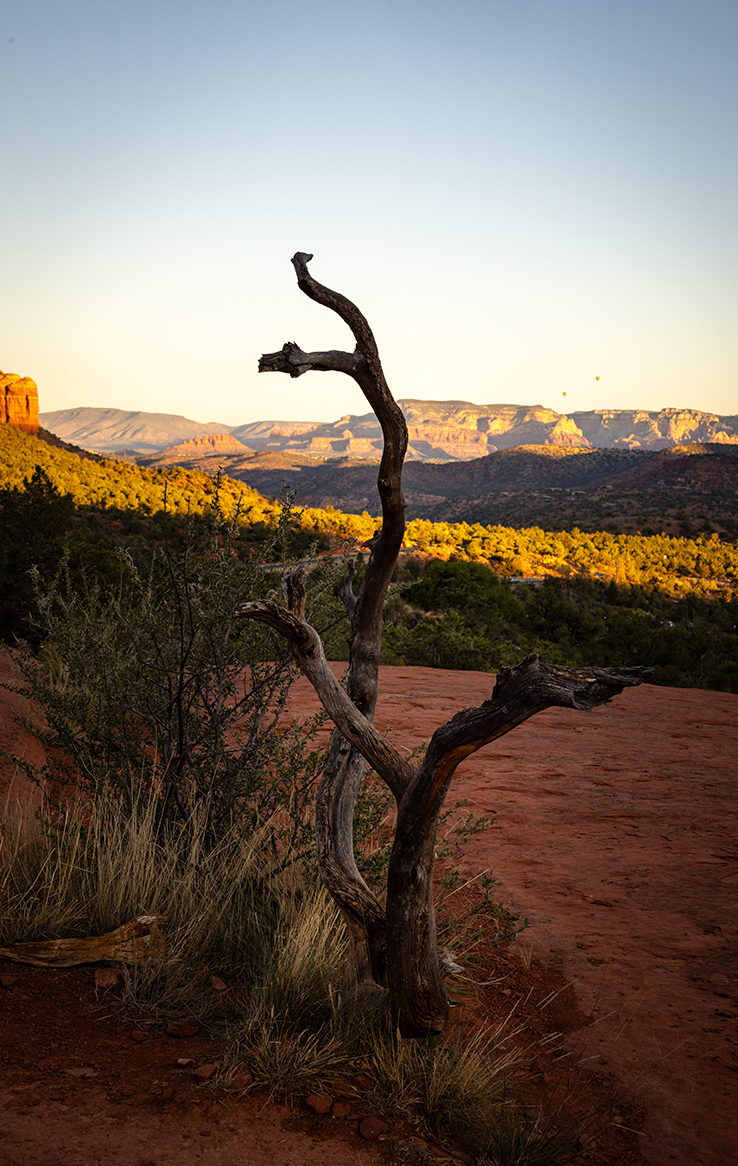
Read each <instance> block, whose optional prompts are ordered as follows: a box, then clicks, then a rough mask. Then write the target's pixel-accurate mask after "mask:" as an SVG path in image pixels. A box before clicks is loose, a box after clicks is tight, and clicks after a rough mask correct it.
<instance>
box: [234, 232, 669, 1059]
mask: <svg viewBox="0 0 738 1166" xmlns="http://www.w3.org/2000/svg"><path fill="white" fill-rule="evenodd" d="M311 259H312V255H307V254H305V253H303V252H298V253H297V254H296V255H295V256H294V257H293V259H292V263H293V264H294V267H295V271H296V273H297V282H298V286H299V288H300V290H301V291H302V292H304V293H305V295H307V296H309V297H310V298H311V299H313V300H315V301H316V302H317V303H319V304H322V305H323V306H324V307H326V308H330V309H331V310H332V311H334V312H336V313H337V314H338V315H339V316H340V317H341V319H342V320H343V321H344V322H345V323H346V324H348V326H349V328H350V329H351V331H352V333H353V335H354V337H355V340H356V348H355V350H354V351H353V352H339V351H334V350H331V351H327V352H303V351H302V349H301V348H299V347H298V345H297V344H295V343H293V342H288V343H287V344H285V345H284V347H283V348H282V349H281V350H280V351H279V352H273V353H268V354H266V355H264V356H262V358H261V360H260V361H259V372H283V373H288V374H289V376H292V377H298V376H301V375H302V374H303V373H305V372H313V371H320V372H325V371H334V372H343V373H346V374H347V375H348V376H351V377H353V378H354V380H355V381H356V382H357V383H358V385H359V386H360V388H361V390H362V392H363V393H364V395H365V397H366V399H367V401H368V402H369V405H370V407H371V408H372V409H373V411H374V413H375V414H376V416H377V419H378V421H379V423H380V425H381V427H382V434H383V437H384V452H383V454H382V460H381V463H380V466H379V474H378V478H377V488H378V490H379V497H380V500H381V505H382V528H381V530H380V531H379V533H378V534H377V535H375V537H374V538H373V540H372V542H371V544H370V549H371V554H370V557H369V562H368V565H367V568H366V573H365V575H364V578H363V579H362V581H361V586H360V587H359V592H358V595H355V593H354V589H353V581H354V572H353V567H352V566H350V567H349V569H348V571H347V573H346V575H345V576H344V578H343V580H342V583H341V587H340V595H341V599H342V601H343V603H344V606H345V607H346V610H347V612H348V616H349V619H350V623H351V636H350V641H349V642H350V657H349V666H348V671H347V673H346V676H345V677H344V680H343V682H342V683H339V682H338V681H337V680H336V678H335V676H334V675H333V672H332V671H331V669H330V667H329V666H328V663H327V661H326V658H325V654H324V652H323V645H322V643H321V640H320V636H319V635H318V633H317V632H316V631H315V629H314V628H312V627H311V626H310V625H309V624H308V623H307V622H306V620H305V618H304V607H305V574H304V571H302V570H301V569H298V570H297V571H296V572H294V573H293V574H292V575H290V576H288V577H287V578H286V579H285V580H284V583H283V592H284V605H279V604H277V603H275V602H272V601H266V600H264V601H256V602H252V603H247V604H244V605H243V606H242V607H241V608H240V612H239V613H240V614H241V615H242V616H244V617H247V618H249V619H255V620H259V621H261V622H263V623H266V624H268V625H269V626H270V627H272V628H274V629H275V630H276V631H277V632H279V634H280V635H282V636H284V638H285V639H287V640H288V641H289V643H290V644H291V647H292V651H293V654H294V656H295V659H296V660H297V663H298V665H299V667H300V668H301V669H302V671H303V672H304V674H305V675H306V676H307V677H308V679H309V680H310V681H311V683H312V685H313V687H314V688H315V690H316V692H317V694H318V696H319V698H320V700H321V702H322V704H323V705H324V707H325V709H326V710H327V712H328V713H329V715H330V717H331V718H332V720H333V723H334V725H335V726H336V728H335V731H334V733H333V737H332V741H331V746H330V752H329V756H328V761H327V764H326V767H325V770H324V772H323V776H322V781H321V785H320V789H319V792H318V797H317V802H316V845H317V859H318V867H319V870H320V875H321V878H322V880H323V882H324V884H325V886H326V887H327V889H328V891H329V892H330V894H331V895H332V896H333V898H334V899H335V901H336V903H337V904H338V907H339V909H340V911H341V913H342V915H343V917H344V919H345V921H346V924H347V927H348V931H349V936H350V951H351V954H350V958H349V964H348V967H347V971H346V985H345V986H346V987H347V988H351V989H352V990H353V991H354V992H355V993H357V994H359V995H361V994H362V993H370V994H377V993H378V991H379V990H381V991H383V992H384V993H385V994H386V995H387V997H388V1002H389V1006H390V1008H391V1011H392V1014H393V1016H394V1017H395V1018H396V1020H397V1022H398V1023H399V1025H400V1028H401V1030H402V1032H403V1033H404V1034H405V1035H408V1036H411V1035H424V1034H427V1033H433V1032H440V1031H442V1029H443V1028H444V1026H445V1024H446V1021H447V1018H448V1008H449V1004H448V999H447V995H446V990H445V987H444V979H443V966H442V962H441V959H440V957H439V952H438V947H437V944H436V928H435V915H434V906H433V862H434V848H435V839H436V829H437V826H438V820H439V816H440V814H441V810H442V807H443V803H444V799H445V797H446V793H447V791H448V788H449V785H450V784H451V781H452V778H453V776H454V773H455V772H456V767H457V766H458V764H459V762H460V761H462V760H463V759H464V758H465V757H468V756H469V755H470V754H471V753H474V752H475V751H476V750H477V749H480V748H481V747H482V746H483V745H486V744H487V743H488V742H489V741H493V740H495V739H496V738H497V737H501V736H502V735H503V734H504V733H509V732H510V730H511V729H514V728H515V727H516V726H517V725H520V724H522V722H523V721H525V720H527V719H528V718H529V717H532V716H534V715H535V714H536V713H538V712H541V711H542V710H543V709H545V708H549V707H551V706H553V705H556V706H559V707H562V708H575V709H592V708H594V707H595V706H596V705H598V704H602V703H604V702H605V701H607V700H609V699H610V698H611V697H612V696H614V695H616V694H617V693H619V692H621V691H622V690H623V688H625V687H628V686H631V685H636V684H640V683H641V681H642V679H643V678H644V676H646V675H647V674H648V673H649V672H650V669H647V668H625V669H611V668H591V669H582V668H560V667H554V666H551V665H547V664H543V663H541V661H540V660H539V658H538V656H536V655H532V656H528V657H526V659H524V660H522V661H521V663H520V664H518V665H517V666H516V667H515V668H506V669H504V670H503V671H502V672H501V674H500V675H499V677H498V679H497V683H496V685H495V687H494V691H493V693H492V695H491V697H490V699H489V700H486V701H485V702H484V703H483V704H481V705H480V706H479V707H478V708H470V709H464V710H463V711H461V712H459V713H457V714H456V716H455V717H454V718H453V719H452V720H450V721H449V722H448V723H447V724H445V725H442V726H441V727H440V728H439V729H437V730H436V732H435V733H434V735H433V737H432V739H431V742H430V745H429V747H428V750H427V752H426V755H425V758H424V760H423V762H422V763H421V764H420V765H418V766H413V765H411V764H410V763H409V762H408V761H407V760H406V759H405V758H404V757H402V756H401V755H400V754H399V753H398V752H397V750H396V749H395V748H394V746H393V745H392V744H391V743H390V741H389V740H388V739H387V738H386V737H384V736H382V734H381V733H379V732H378V731H377V729H376V728H375V727H374V723H373V722H374V711H375V708H376V703H377V687H378V676H379V657H380V647H381V635H382V611H383V608H384V602H385V598H386V595H387V589H388V587H389V583H390V580H391V578H392V574H393V571H394V568H395V564H396V562H397V557H398V554H399V551H400V547H401V546H402V540H403V536H404V533H405V500H404V498H403V494H402V465H403V461H404V457H405V451H406V449H407V427H406V425H405V418H404V417H403V414H402V411H401V410H400V408H399V407H398V405H397V403H396V402H395V400H394V399H393V397H392V394H391V393H390V391H389V388H388V386H387V382H386V381H385V379H384V373H383V371H382V365H381V363H380V359H379V352H378V349H377V345H376V341H375V339H374V336H373V334H372V331H371V328H370V327H369V324H368V323H367V321H366V320H365V318H364V316H363V315H362V314H361V312H360V311H359V310H358V308H357V307H356V306H355V305H354V304H352V303H351V301H350V300H348V299H346V298H345V296H342V295H340V294H339V293H338V292H334V291H331V290H330V289H329V288H327V287H324V286H323V285H322V284H320V283H318V282H317V281H316V280H314V279H313V278H312V276H311V275H310V273H309V271H308V268H307V264H308V263H309V262H310V260H311ZM367 763H368V764H369V765H370V766H371V767H372V768H373V769H374V770H375V771H376V772H377V774H378V775H379V776H380V777H381V778H382V780H383V781H385V782H386V784H387V786H388V787H389V789H390V790H391V791H392V793H393V794H394V797H395V799H396V801H397V825H396V828H395V838H394V845H393V848H392V854H391V857H390V863H389V871H388V882H387V902H386V908H383V907H382V905H381V903H380V902H379V901H378V899H377V898H376V896H375V895H374V894H373V893H372V891H371V890H370V888H369V887H368V886H367V884H366V883H365V882H364V880H363V879H362V877H361V875H360V873H359V871H358V869H357V866H356V862H355V859H354V849H353V817H354V810H355V806H356V799H357V795H358V791H359V787H360V784H361V780H362V777H363V775H364V771H365V768H366V765H367Z"/></svg>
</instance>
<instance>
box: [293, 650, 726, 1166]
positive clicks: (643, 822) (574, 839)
mask: <svg viewBox="0 0 738 1166" xmlns="http://www.w3.org/2000/svg"><path fill="white" fill-rule="evenodd" d="M493 683H494V678H493V677H491V676H489V675H488V674H486V673H483V672H446V671H441V670H436V669H432V668H391V667H383V668H382V669H381V680H380V694H381V695H380V700H379V705H378V710H377V725H378V727H379V728H380V729H382V730H386V729H387V728H388V727H389V728H391V730H392V740H393V742H394V744H395V746H396V747H401V748H407V749H412V748H413V747H414V746H415V745H417V744H418V743H419V742H421V741H424V740H425V741H427V740H429V739H430V737H431V736H432V734H433V731H434V730H435V728H436V727H437V726H438V725H440V724H442V723H443V722H444V721H446V720H448V719H449V717H451V716H452V715H453V714H454V713H456V712H458V711H459V710H460V709H461V708H465V707H467V706H471V705H478V704H480V703H481V702H482V701H483V700H484V699H486V698H487V697H488V696H489V695H490V693H491V690H492V686H493ZM295 697H296V698H297V700H299V702H300V703H299V704H297V703H296V700H295V699H294V698H293V704H292V707H293V708H299V709H302V710H304V711H305V712H308V711H311V710H312V708H313V707H314V704H313V697H312V693H311V691H310V690H309V687H308V684H307V682H306V681H304V680H300V681H299V682H298V686H297V690H296V693H295ZM736 757H738V696H736V695H734V694H729V693H721V692H705V691H702V690H696V689H668V688H656V687H654V686H652V685H644V686H642V687H641V688H637V689H630V690H627V691H626V692H624V693H622V694H621V695H620V696H618V697H616V698H615V700H613V701H612V702H611V703H610V704H608V705H604V706H602V707H601V708H599V709H595V710H594V711H593V712H591V713H579V712H574V711H571V710H568V709H549V710H547V711H546V712H544V713H541V714H540V715H538V716H537V717H533V718H532V719H531V720H529V721H527V722H526V723H525V724H524V725H521V726H520V727H519V728H518V729H516V730H515V731H514V732H512V733H510V734H508V736H506V737H504V738H502V739H500V740H498V741H495V742H494V743H493V744H492V745H489V746H487V748H486V749H483V750H481V751H480V752H479V753H477V754H475V755H474V756H473V757H471V758H468V759H467V760H466V761H465V762H464V763H463V764H462V765H461V766H460V768H459V771H458V773H457V777H456V780H455V783H454V785H453V786H452V791H451V794H450V797H449V800H452V799H454V800H460V799H462V798H468V800H469V807H470V808H471V809H473V810H474V811H475V812H476V813H477V814H496V815H497V820H496V825H495V827H494V829H492V830H491V831H488V832H486V833H484V834H482V835H480V836H477V837H476V838H474V839H472V840H471V842H470V843H469V844H468V846H467V848H466V851H465V854H464V857H463V860H462V863H461V868H462V871H463V872H464V873H465V874H466V875H467V877H468V878H472V877H474V876H475V875H478V874H479V873H480V871H484V870H486V869H487V868H489V867H493V869H494V874H495V876H496V877H497V879H498V880H499V884H500V885H499V892H500V897H501V898H502V900H503V901H504V902H505V904H506V905H507V906H508V907H510V908H511V909H512V910H514V911H516V912H520V914H521V916H523V917H526V916H527V918H528V919H529V921H530V924H531V926H530V928H529V929H528V930H526V931H525V932H524V933H523V934H522V935H521V937H520V938H519V940H518V941H517V944H516V946H517V948H518V949H519V950H520V951H521V952H522V953H524V954H526V955H527V953H528V952H530V951H531V950H532V952H533V953H534V954H535V957H536V959H538V960H539V961H541V962H542V963H543V964H544V965H551V966H553V967H554V968H556V969H559V970H560V971H561V972H562V974H563V975H564V976H565V977H566V979H567V980H568V981H570V982H571V983H572V984H573V986H574V989H575V991H576V995H577V998H578V1001H579V1005H580V1007H581V1009H582V1010H583V1012H584V1013H585V1014H586V1015H587V1016H588V1017H590V1018H591V1020H593V1021H594V1022H595V1023H594V1024H592V1025H590V1026H589V1027H587V1028H586V1029H583V1030H581V1031H580V1032H579V1033H577V1034H576V1045H577V1050H578V1054H579V1056H580V1057H582V1058H590V1059H589V1060H588V1061H587V1063H588V1064H589V1065H590V1066H592V1067H598V1068H599V1069H600V1070H601V1071H602V1072H604V1073H605V1074H607V1075H609V1076H610V1077H612V1078H613V1079H614V1080H615V1081H616V1082H617V1084H618V1087H619V1088H620V1089H621V1090H622V1092H623V1096H625V1097H627V1098H628V1099H629V1100H630V1101H631V1102H633V1103H634V1104H636V1105H637V1106H640V1107H642V1108H643V1109H644V1110H645V1112H646V1121H645V1125H644V1128H643V1133H642V1136H641V1139H640V1149H641V1152H642V1153H643V1154H644V1156H645V1157H646V1158H647V1159H648V1161H650V1162H652V1163H654V1166H667V1164H668V1166H671V1164H672V1163H674V1162H677V1163H689V1164H690V1166H726V1164H727V1163H730V1162H734V1161H736V1160H737V1159H738V1122H737V1121H736V1114H738V947H737V946H736V938H737V937H738V901H737V899H738V896H737V895H736V890H737V889H738V838H737V836H736V816H737V813H736V792H737V787H738V766H737V765H736Z"/></svg>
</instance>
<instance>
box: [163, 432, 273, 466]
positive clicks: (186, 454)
mask: <svg viewBox="0 0 738 1166" xmlns="http://www.w3.org/2000/svg"><path fill="white" fill-rule="evenodd" d="M253 452H254V451H253V450H252V449H250V448H249V446H247V445H244V443H243V442H242V441H239V440H238V438H237V437H233V435H232V434H230V433H209V434H206V435H205V436H204V437H191V438H190V439H189V441H180V442H179V443H178V444H177V445H169V446H167V447H166V449H163V450H162V451H161V453H160V454H159V456H158V458H157V464H158V465H166V464H167V463H169V462H171V464H172V465H177V464H178V463H179V462H181V461H190V460H191V459H193V458H211V457H212V458H218V457H229V456H231V455H233V454H236V455H238V454H241V455H242V456H243V455H244V454H250V453H253Z"/></svg>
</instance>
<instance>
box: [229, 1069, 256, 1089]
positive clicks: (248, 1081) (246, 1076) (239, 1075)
mask: <svg viewBox="0 0 738 1166" xmlns="http://www.w3.org/2000/svg"><path fill="white" fill-rule="evenodd" d="M231 1080H232V1081H233V1084H234V1085H237V1086H238V1087H239V1089H248V1087H249V1085H252V1084H253V1081H254V1078H253V1077H252V1075H251V1073H250V1072H249V1070H248V1069H247V1068H246V1066H245V1065H242V1066H241V1068H240V1069H237V1070H236V1072H235V1073H234V1074H233V1077H232V1078H231Z"/></svg>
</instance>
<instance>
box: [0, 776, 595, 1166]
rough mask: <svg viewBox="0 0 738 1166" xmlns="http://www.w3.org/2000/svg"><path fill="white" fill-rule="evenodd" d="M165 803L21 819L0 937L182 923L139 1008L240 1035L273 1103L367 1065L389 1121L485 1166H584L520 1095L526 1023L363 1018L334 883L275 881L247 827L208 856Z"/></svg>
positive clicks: (128, 991) (3, 851) (136, 994)
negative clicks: (147, 917) (350, 998)
mask: <svg viewBox="0 0 738 1166" xmlns="http://www.w3.org/2000/svg"><path fill="white" fill-rule="evenodd" d="M156 810H157V803H156V801H155V800H154V799H152V800H151V801H150V802H147V803H145V804H141V805H138V806H135V807H134V810H133V812H124V811H122V810H121V809H120V808H119V807H118V806H116V805H115V804H114V803H112V802H110V801H109V800H108V801H105V800H101V801H100V803H99V804H98V805H97V806H96V807H95V809H94V812H92V813H90V814H89V815H88V816H87V818H86V819H85V820H81V819H80V817H79V815H78V814H75V813H73V812H72V811H71V810H70V811H68V812H67V813H61V814H59V813H57V814H56V815H55V816H54V815H47V816H45V817H44V816H42V817H41V818H40V819H37V820H29V819H28V817H27V816H26V817H24V816H23V815H20V814H16V815H14V814H13V813H12V812H10V811H8V812H7V813H6V814H5V817H4V820H2V821H1V822H0V944H3V945H8V944H11V943H13V942H19V941H20V942H22V941H29V940H36V939H54V938H64V937H73V936H91V935H99V934H103V933H104V932H106V931H110V930H113V929H114V928H116V927H118V926H120V924H121V923H124V922H126V921H127V920H129V919H132V918H134V917H135V916H137V915H140V914H161V915H168V916H169V922H168V923H167V924H166V925H165V937H166V944H165V946H164V948H163V950H162V951H161V952H157V953H156V954H155V955H153V956H152V957H151V958H150V959H149V960H148V962H146V963H141V964H140V965H138V966H137V967H134V968H133V969H132V971H131V975H130V976H129V977H128V979H127V985H126V988H125V990H124V993H123V1005H124V1008H127V1009H128V1010H129V1013H130V1014H131V1015H136V1016H138V1017H140V1016H141V1015H142V1014H144V1015H146V1016H148V1017H149V1018H150V1019H154V1020H157V1019H160V1020H164V1019H166V1018H168V1017H182V1016H183V1015H190V1016H192V1017H193V1018H196V1019H197V1020H198V1021H199V1022H200V1023H204V1024H209V1025H210V1026H211V1028H213V1029H215V1030H217V1031H219V1032H221V1033H222V1032H228V1034H229V1035H230V1038H231V1050H230V1053H229V1055H228V1057H227V1061H226V1070H227V1069H228V1067H229V1066H230V1067H231V1068H235V1066H237V1065H239V1064H241V1063H243V1062H244V1061H245V1062H246V1063H247V1064H248V1067H249V1070H250V1072H251V1074H252V1077H253V1084H254V1087H263V1088H265V1089H266V1090H267V1091H268V1093H269V1095H270V1096H285V1095H289V1094H294V1093H297V1092H302V1093H304V1092H306V1091H314V1090H317V1089H321V1088H324V1087H326V1086H327V1085H328V1084H329V1082H330V1080H331V1078H335V1077H336V1076H344V1077H345V1076H349V1077H351V1076H353V1075H355V1074H356V1073H357V1072H359V1071H361V1072H364V1073H368V1074H369V1076H370V1077H371V1078H372V1080H373V1081H374V1088H373V1091H372V1092H371V1093H370V1095H369V1097H368V1098H367V1101H368V1102H369V1104H370V1105H372V1106H373V1108H374V1109H375V1110H376V1111H377V1112H382V1113H391V1114H402V1115H405V1116H407V1117H408V1118H410V1119H411V1120H415V1121H419V1122H421V1123H422V1124H423V1125H425V1126H426V1127H427V1128H429V1129H431V1130H432V1131H433V1133H434V1134H436V1135H437V1136H439V1137H442V1138H445V1137H448V1138H454V1137H459V1136H463V1137H464V1138H465V1140H466V1142H467V1144H468V1145H470V1146H473V1147H474V1148H475V1150H476V1153H477V1155H478V1156H479V1159H480V1161H487V1162H490V1163H492V1164H493V1166H562V1164H563V1163H566V1162H570V1161H573V1160H574V1158H575V1157H576V1156H577V1151H576V1131H573V1132H572V1131H571V1130H570V1129H569V1128H568V1127H566V1126H565V1128H564V1129H563V1131H562V1129H561V1127H560V1126H559V1128H555V1127H554V1126H553V1125H552V1124H551V1123H549V1122H546V1121H545V1120H544V1118H543V1117H542V1116H541V1115H540V1114H539V1113H533V1112H532V1111H531V1110H530V1109H528V1108H525V1107H521V1106H518V1105H516V1104H514V1103H513V1102H512V1101H511V1097H512V1096H513V1094H514V1092H515V1087H516V1083H517V1080H518V1077H519V1074H520V1071H521V1069H522V1067H523V1065H524V1062H525V1060H526V1057H527V1054H526V1053H525V1051H524V1046H523V1042H522V1040H521V1039H520V1038H521V1031H520V1026H519V1025H518V1024H517V1023H516V1021H515V1019H514V1017H513V1015H512V1014H511V1015H510V1016H508V1017H507V1018H506V1020H505V1021H504V1022H502V1023H501V1024H500V1025H498V1026H497V1027H496V1028H495V1029H494V1030H493V1031H487V1032H479V1033H477V1034H476V1035H474V1036H460V1035H459V1036H456V1037H455V1038H450V1039H448V1040H444V1039H442V1038H429V1039H426V1040H413V1041H408V1040H402V1039H401V1038H400V1037H399V1036H398V1035H397V1034H396V1033H395V1032H394V1031H392V1029H391V1027H390V1026H389V1023H388V1021H387V1017H386V1015H384V1014H383V1013H382V1011H381V1010H379V1011H378V1012H375V1013H371V1014H364V1015H361V1014H356V1015H352V1014H351V1013H350V1012H347V1010H346V1007H345V1006H342V1004H341V999H340V994H339V992H338V984H339V982H340V977H341V973H342V970H343V966H344V963H345V958H346V936H345V930H344V927H343V924H342V921H341V918H340V915H339V913H338V911H337V909H336V907H335V905H334V903H333V902H332V900H330V899H329V898H328V896H327V895H326V893H325V892H324V891H323V889H322V888H320V887H318V886H317V885H314V884H311V883H310V881H309V880H306V881H304V882H303V885H302V886H300V885H299V883H298V882H297V880H296V879H294V878H293V879H286V878H285V877H284V876H281V877H275V876H274V875H273V873H272V871H271V870H270V869H269V868H268V867H267V866H266V865H265V863H264V858H263V851H264V848H263V846H262V845H261V837H260V836H255V837H250V838H248V837H244V836H243V835H241V834H239V833H238V831H237V830H233V831H231V832H230V833H229V834H228V835H227V836H226V837H225V838H223V840H222V841H221V842H219V843H218V844H217V845H215V846H214V847H213V848H212V849H210V850H207V851H204V850H203V849H202V848H201V846H200V844H199V843H198V842H197V841H195V842H193V841H192V839H193V838H195V839H197V838H198V837H201V835H200V834H199V832H198V831H197V830H195V831H192V832H185V831H184V830H170V831H169V832H167V833H166V834H165V835H164V836H161V835H160V833H159V832H158V831H157V813H156ZM212 976H217V977H219V978H220V980H222V981H223V982H224V984H225V985H226V987H227V989H228V991H226V992H223V991H222V990H220V991H219V990H217V989H216V988H215V987H214V986H213V984H212V983H211V977H212ZM221 988H222V986H221ZM223 1080H224V1082H225V1083H227V1080H228V1073H227V1071H226V1074H225V1076H224V1079H223ZM564 1125H565V1123H564Z"/></svg>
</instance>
